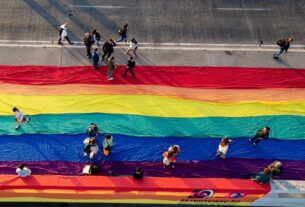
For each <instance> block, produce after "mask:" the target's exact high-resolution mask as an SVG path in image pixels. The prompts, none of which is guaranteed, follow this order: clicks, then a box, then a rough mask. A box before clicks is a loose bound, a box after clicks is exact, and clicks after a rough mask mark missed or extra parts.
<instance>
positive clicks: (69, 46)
mask: <svg viewBox="0 0 305 207" xmlns="http://www.w3.org/2000/svg"><path fill="white" fill-rule="evenodd" d="M0 47H28V48H84V45H73V46H71V45H68V44H67V45H63V46H62V45H57V44H38V45H35V44H3V43H0ZM119 48H121V49H127V48H128V46H120V47H119ZM140 48H141V50H186V51H249V52H258V51H260V52H267V51H268V52H269V51H273V52H275V51H277V50H278V48H277V47H273V48H268V47H258V46H257V47H256V48H253V47H252V48H251V47H249V48H247V47H183V46H172V47H170V46H167V47H159V46H141V47H140ZM289 52H296V53H305V49H297V48H296V49H293V48H291V49H289Z"/></svg>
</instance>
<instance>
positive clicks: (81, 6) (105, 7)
mask: <svg viewBox="0 0 305 207" xmlns="http://www.w3.org/2000/svg"><path fill="white" fill-rule="evenodd" d="M69 7H76V8H100V9H124V8H126V7H124V6H99V5H69Z"/></svg>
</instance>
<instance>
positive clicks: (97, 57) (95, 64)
mask: <svg viewBox="0 0 305 207" xmlns="http://www.w3.org/2000/svg"><path fill="white" fill-rule="evenodd" d="M99 60H100V54H99V52H98V49H97V48H95V49H94V52H93V57H92V65H93V67H94V68H95V69H97V70H98V62H99Z"/></svg>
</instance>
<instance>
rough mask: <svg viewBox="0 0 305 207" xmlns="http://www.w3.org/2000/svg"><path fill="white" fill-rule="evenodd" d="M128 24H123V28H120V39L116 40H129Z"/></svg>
mask: <svg viewBox="0 0 305 207" xmlns="http://www.w3.org/2000/svg"><path fill="white" fill-rule="evenodd" d="M127 26H128V24H124V25H123V26H121V28H120V29H119V35H120V37H121V38H120V39H118V40H117V41H116V42H121V41H125V43H126V42H127Z"/></svg>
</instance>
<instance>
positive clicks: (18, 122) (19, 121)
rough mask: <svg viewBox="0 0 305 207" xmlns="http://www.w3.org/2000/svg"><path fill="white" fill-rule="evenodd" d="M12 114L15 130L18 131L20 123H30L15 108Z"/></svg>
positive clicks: (28, 119)
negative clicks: (13, 114)
mask: <svg viewBox="0 0 305 207" xmlns="http://www.w3.org/2000/svg"><path fill="white" fill-rule="evenodd" d="M13 112H14V113H15V121H16V127H15V129H19V127H20V123H21V122H27V123H29V122H30V118H25V117H24V115H23V113H22V112H21V111H20V110H19V109H18V108H16V107H14V108H13Z"/></svg>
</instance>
